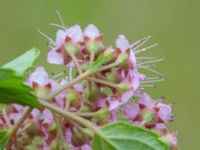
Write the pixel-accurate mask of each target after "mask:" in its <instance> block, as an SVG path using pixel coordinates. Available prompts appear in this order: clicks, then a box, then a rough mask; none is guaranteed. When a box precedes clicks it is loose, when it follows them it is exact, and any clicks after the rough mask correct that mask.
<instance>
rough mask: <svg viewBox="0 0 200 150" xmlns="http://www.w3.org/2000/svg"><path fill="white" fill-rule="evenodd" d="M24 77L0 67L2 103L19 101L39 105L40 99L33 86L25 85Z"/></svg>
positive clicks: (19, 102)
mask: <svg viewBox="0 0 200 150" xmlns="http://www.w3.org/2000/svg"><path fill="white" fill-rule="evenodd" d="M24 82H25V81H24V78H23V77H20V76H17V75H16V73H15V72H14V71H12V70H8V69H0V103H4V104H11V103H17V104H21V105H28V106H30V107H39V101H38V100H37V98H36V96H35V95H34V90H33V89H32V88H31V87H28V86H26V85H24Z"/></svg>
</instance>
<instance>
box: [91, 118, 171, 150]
mask: <svg viewBox="0 0 200 150" xmlns="http://www.w3.org/2000/svg"><path fill="white" fill-rule="evenodd" d="M93 150H169V147H168V146H167V145H165V144H164V143H163V142H161V141H160V140H159V138H158V136H157V135H156V134H154V133H152V132H151V131H147V130H145V129H143V128H140V127H136V126H132V125H130V124H127V123H124V122H117V123H114V124H110V125H107V126H105V127H102V128H101V129H100V131H99V134H97V135H96V137H95V139H94V141H93Z"/></svg>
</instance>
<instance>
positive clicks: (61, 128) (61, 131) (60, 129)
mask: <svg viewBox="0 0 200 150" xmlns="http://www.w3.org/2000/svg"><path fill="white" fill-rule="evenodd" d="M52 114H53V118H54V120H55V122H56V126H57V129H58V136H59V139H60V140H61V143H66V142H65V137H64V134H63V127H62V125H61V124H60V120H59V118H58V117H57V116H56V114H55V113H54V112H52ZM60 146H61V147H62V145H60ZM67 146H68V145H67ZM62 148H63V149H64V150H67V149H68V148H67V147H65V146H63V147H62Z"/></svg>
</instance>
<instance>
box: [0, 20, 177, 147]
mask: <svg viewBox="0 0 200 150" xmlns="http://www.w3.org/2000/svg"><path fill="white" fill-rule="evenodd" d="M148 39H149V37H145V38H143V39H141V40H138V41H136V42H134V43H132V44H130V43H129V42H128V40H127V39H126V37H125V36H124V35H120V36H119V37H118V38H117V40H116V45H115V47H114V48H113V47H111V46H105V45H104V43H103V36H102V34H101V33H100V31H99V30H98V29H97V27H96V26H95V25H93V24H90V25H88V26H87V27H86V28H85V29H84V31H82V29H81V28H80V26H79V25H74V26H72V27H69V28H65V29H62V30H58V32H57V36H56V41H55V42H54V41H52V40H51V41H50V44H51V48H52V49H51V50H50V51H49V52H48V56H47V61H48V63H50V64H57V65H65V66H66V68H67V73H64V72H61V73H59V74H55V75H54V76H52V77H50V76H49V75H48V73H47V72H46V71H45V70H44V68H43V67H38V68H36V70H35V71H33V72H32V73H31V74H30V76H29V78H28V80H27V84H28V85H29V86H31V87H33V88H34V89H35V90H36V93H37V95H38V96H39V97H45V96H48V95H49V94H50V93H51V92H53V91H55V90H56V89H58V88H59V87H61V86H63V85H64V84H67V83H68V82H70V81H71V80H73V79H75V78H77V77H78V76H79V75H81V74H82V73H84V72H85V71H87V69H88V68H89V67H90V66H91V65H92V64H93V62H95V61H96V60H97V59H98V58H100V57H102V56H104V55H109V56H110V59H109V60H108V61H107V62H106V63H105V64H104V65H103V66H102V67H101V68H98V69H99V71H97V72H95V73H94V74H92V75H90V76H88V77H87V78H85V79H84V80H81V81H79V82H78V83H76V84H74V85H73V86H71V87H70V88H67V89H66V90H65V91H63V92H62V93H60V94H58V95H57V96H56V97H54V98H53V99H52V100H51V103H53V104H54V105H56V106H58V107H60V108H62V109H64V110H66V111H70V112H74V113H77V114H80V115H81V116H82V117H84V118H86V119H88V120H90V121H91V122H93V123H94V124H96V125H98V126H102V125H105V124H108V123H111V122H115V121H119V120H124V119H126V121H127V122H129V123H132V124H134V125H137V126H141V127H144V128H146V129H149V130H152V131H155V132H156V133H157V134H158V135H159V136H160V137H161V139H162V140H163V141H165V142H168V144H169V145H170V147H171V149H176V148H177V141H176V136H175V134H174V133H170V132H169V131H168V130H167V128H166V123H168V122H171V121H173V115H172V108H171V105H166V104H163V103H162V102H160V101H154V100H152V99H151V97H150V96H149V95H148V94H147V93H145V92H143V90H144V89H143V88H144V87H148V86H149V87H151V86H152V87H154V84H155V83H156V82H158V81H161V80H163V78H162V77H160V76H161V74H160V73H159V72H157V71H156V70H154V69H153V67H154V65H152V63H154V62H157V61H159V59H156V58H153V57H139V56H138V57H136V55H137V54H140V53H142V52H144V51H146V50H147V49H149V48H151V47H153V46H154V45H152V46H149V47H146V48H142V49H139V48H140V47H141V46H142V45H143V44H144V43H145V42H146V41H147V40H148ZM140 68H143V69H146V70H148V71H151V72H153V73H155V74H157V75H159V76H158V77H148V76H146V75H144V74H142V73H140V72H139V69H140ZM138 97H139V99H138ZM26 109H27V108H26V107H22V106H19V105H15V104H13V105H11V106H9V107H8V108H7V109H4V110H2V111H1V112H2V113H1V115H0V128H6V127H7V126H12V125H14V124H15V123H16V122H17V121H18V120H19V118H20V117H21V116H22V114H23V113H24V112H25V110H26ZM55 118H58V119H59V122H61V123H60V127H59V128H60V130H61V131H62V133H63V137H61V135H60V134H59V131H58V130H59V129H58V127H57V125H58V124H57V122H56V121H55ZM85 132H87V133H90V130H89V129H87V128H84V127H82V126H80V125H78V124H77V123H74V122H72V121H70V120H67V119H66V118H63V117H59V116H57V115H56V116H55V114H52V112H51V111H50V110H48V109H34V110H33V111H32V113H31V115H30V116H29V117H28V119H27V120H26V122H25V123H24V124H23V126H22V127H21V128H20V131H19V132H18V133H17V135H16V137H17V139H18V141H19V142H18V143H19V144H18V145H19V146H21V147H22V148H24V147H25V148H27V149H28V147H31V146H32V148H35V149H41V150H43V149H44V150H49V149H53V148H54V149H56V148H57V146H59V142H60V141H62V142H63V140H64V141H65V142H66V143H67V144H68V146H69V149H72V150H91V138H90V137H89V136H88V135H87V134H84V133H85ZM14 143H15V141H14V140H13V141H11V144H10V146H9V148H10V149H12V148H13V146H14Z"/></svg>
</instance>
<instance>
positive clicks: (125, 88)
mask: <svg viewBox="0 0 200 150" xmlns="http://www.w3.org/2000/svg"><path fill="white" fill-rule="evenodd" d="M129 89H130V84H129V83H120V84H119V85H118V90H119V92H120V93H121V94H123V93H124V92H126V91H128V90H129Z"/></svg>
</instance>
